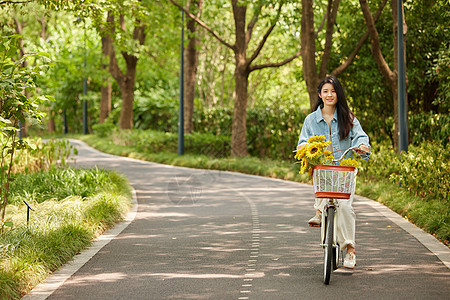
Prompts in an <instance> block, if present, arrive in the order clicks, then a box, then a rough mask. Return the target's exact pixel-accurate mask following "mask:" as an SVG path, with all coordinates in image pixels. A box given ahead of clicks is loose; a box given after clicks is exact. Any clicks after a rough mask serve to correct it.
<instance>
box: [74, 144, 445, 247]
mask: <svg viewBox="0 0 450 300" xmlns="http://www.w3.org/2000/svg"><path fill="white" fill-rule="evenodd" d="M78 138H80V139H81V140H83V141H85V142H86V143H88V144H89V145H91V146H92V147H94V148H96V149H98V150H100V151H103V152H106V153H110V154H115V155H120V156H127V157H132V158H136V159H141V160H147V161H153V162H158V163H163V164H169V165H176V166H184V167H192V168H200V169H215V170H228V171H236V172H241V173H246V174H253V175H260V176H266V177H272V178H279V179H284V180H291V181H297V182H304V183H311V180H310V178H309V177H308V176H307V175H300V174H298V171H299V167H298V165H297V164H295V163H294V162H293V161H291V162H288V161H273V160H269V159H258V158H255V157H243V158H211V157H208V156H205V155H194V154H190V153H187V154H185V155H183V156H178V155H177V154H176V153H168V152H158V153H151V152H147V151H145V150H144V149H141V148H139V147H138V146H134V145H132V143H130V142H128V143H127V145H120V144H116V143H117V141H116V143H114V142H113V139H111V138H108V137H102V138H100V137H98V136H95V135H83V136H78ZM119 143H120V142H119ZM380 151H381V152H382V153H381V155H382V156H383V155H384V157H385V159H387V160H389V155H391V154H388V153H386V154H383V150H380ZM376 164H378V165H376V166H369V168H370V167H376V168H378V167H379V165H383V166H384V165H386V166H389V162H388V161H387V162H384V163H382V164H380V163H379V161H377V162H376ZM366 168H367V165H366ZM387 177H389V176H387ZM357 194H358V195H362V196H365V197H367V198H370V199H373V200H376V201H378V202H380V203H382V204H384V205H386V206H387V207H389V208H391V209H392V210H393V211H395V212H397V213H398V214H400V215H401V216H402V217H404V218H406V219H408V220H409V221H411V222H412V223H414V224H415V225H416V226H418V227H420V228H422V229H424V230H425V231H427V232H429V233H431V234H433V235H434V236H435V237H436V238H437V239H439V240H440V241H441V242H443V243H444V244H446V245H447V246H449V245H450V243H449V240H450V225H449V224H450V205H449V200H448V199H427V198H423V197H419V196H417V195H415V194H414V193H411V192H409V191H408V190H407V189H405V188H401V187H400V186H399V185H397V184H395V183H391V182H389V180H388V178H386V176H385V174H380V175H379V176H377V177H376V178H370V179H368V178H364V177H362V178H359V179H358V184H357Z"/></svg>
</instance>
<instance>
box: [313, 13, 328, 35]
mask: <svg viewBox="0 0 450 300" xmlns="http://www.w3.org/2000/svg"><path fill="white" fill-rule="evenodd" d="M327 17H328V10H327V11H326V12H325V14H324V15H323V19H322V23H321V24H320V26H319V28H318V29H317V31H316V36H315V37H316V39H317V38H318V37H319V32H321V31H322V29H323V26H324V25H325V20H326V19H327Z"/></svg>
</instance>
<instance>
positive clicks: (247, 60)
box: [169, 0, 300, 156]
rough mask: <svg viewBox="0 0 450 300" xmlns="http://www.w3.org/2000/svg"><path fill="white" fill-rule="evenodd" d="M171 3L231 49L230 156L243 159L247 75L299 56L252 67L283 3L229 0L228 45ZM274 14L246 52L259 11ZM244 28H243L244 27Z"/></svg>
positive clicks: (197, 20)
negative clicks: (231, 22)
mask: <svg viewBox="0 0 450 300" xmlns="http://www.w3.org/2000/svg"><path fill="white" fill-rule="evenodd" d="M169 1H170V2H171V3H173V4H174V5H176V6H177V7H179V8H180V9H182V10H184V11H185V12H186V14H187V15H188V16H189V17H190V18H192V19H193V20H195V21H196V22H197V23H198V24H199V25H200V26H201V27H203V28H204V29H205V30H207V31H208V32H209V33H210V34H211V35H213V36H214V37H215V38H216V39H217V40H218V41H219V42H220V43H222V44H223V45H225V46H226V47H227V48H229V49H231V50H232V51H233V53H234V58H235V71H234V80H235V88H234V92H235V99H234V111H233V124H232V129H231V155H232V156H246V155H247V153H248V152H247V127H246V119H247V100H248V78H249V75H250V73H251V72H253V71H256V70H261V69H264V68H269V67H272V68H273V67H280V66H283V65H285V64H287V63H289V62H291V61H292V60H294V59H295V58H297V57H298V56H300V51H298V52H297V53H295V54H294V55H293V56H291V57H289V58H287V59H285V60H283V61H280V62H277V63H264V64H255V63H254V61H255V59H256V58H257V57H258V56H259V55H260V53H261V51H262V49H263V47H264V45H265V43H266V41H267V39H268V38H269V36H270V34H271V33H272V31H273V29H274V28H275V26H276V24H277V21H278V20H279V18H280V15H281V10H282V7H283V5H284V1H281V2H279V3H269V5H266V3H265V2H264V1H258V2H257V3H255V4H254V6H252V5H250V4H249V3H247V2H239V1H238V0H231V7H232V11H233V19H234V36H235V42H234V44H231V43H229V42H227V41H226V39H225V38H223V37H220V36H219V35H218V34H217V33H216V32H214V30H212V29H211V28H210V27H209V26H208V25H207V24H206V23H205V22H203V21H202V20H200V19H199V18H198V17H197V16H195V15H194V14H192V13H190V12H189V11H188V10H187V9H186V8H184V7H183V6H181V5H180V4H178V3H177V2H176V1H175V0H169ZM276 6H278V8H277V9H276V12H275V15H274V16H270V18H271V20H270V24H269V26H268V28H266V30H265V33H264V35H263V36H262V38H261V40H260V41H259V43H257V45H256V47H255V49H253V51H252V52H251V51H250V47H249V44H250V42H251V40H252V35H253V31H254V29H255V26H256V25H257V22H258V21H259V19H260V17H261V16H262V11H263V9H264V8H268V9H270V8H272V9H273V8H275V7H276ZM249 8H253V13H254V14H253V17H252V19H251V20H250V21H249V22H248V23H247V10H249ZM246 25H247V26H246Z"/></svg>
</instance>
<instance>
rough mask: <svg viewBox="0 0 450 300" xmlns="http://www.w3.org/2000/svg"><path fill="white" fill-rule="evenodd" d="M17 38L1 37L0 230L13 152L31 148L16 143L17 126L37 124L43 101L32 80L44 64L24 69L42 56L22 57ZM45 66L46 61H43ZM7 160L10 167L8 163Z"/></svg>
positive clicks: (26, 144)
mask: <svg viewBox="0 0 450 300" xmlns="http://www.w3.org/2000/svg"><path fill="white" fill-rule="evenodd" d="M20 38H21V36H20V35H12V36H0V137H1V138H0V140H1V147H0V175H1V176H0V214H1V219H0V228H1V230H2V229H3V226H4V221H5V220H4V219H5V208H6V205H7V204H8V196H9V184H10V180H11V169H12V167H13V163H14V160H13V158H14V154H15V151H16V150H21V149H32V148H34V147H33V145H31V144H29V143H28V142H27V141H25V140H21V139H19V140H18V139H17V138H16V133H17V132H18V131H19V129H18V128H17V127H18V125H19V124H21V123H25V121H26V120H28V121H31V122H40V121H41V119H42V118H43V116H44V114H43V113H42V112H41V111H40V109H39V107H38V105H39V104H40V103H42V102H44V101H45V100H47V98H46V97H43V96H36V95H35V92H36V84H35V78H36V77H37V76H39V75H40V74H41V73H42V72H44V71H45V70H47V68H48V65H47V64H37V65H35V66H33V67H31V68H27V67H25V64H24V63H25V62H26V60H27V59H29V58H36V57H44V58H45V54H44V53H39V54H36V55H28V54H25V55H21V57H19V59H17V54H18V51H19V39H20ZM46 62H47V63H48V60H46ZM7 160H9V163H8V162H7Z"/></svg>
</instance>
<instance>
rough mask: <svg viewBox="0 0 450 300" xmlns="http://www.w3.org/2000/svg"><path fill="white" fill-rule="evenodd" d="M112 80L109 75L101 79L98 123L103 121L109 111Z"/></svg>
mask: <svg viewBox="0 0 450 300" xmlns="http://www.w3.org/2000/svg"><path fill="white" fill-rule="evenodd" d="M111 95H112V82H111V79H110V78H109V77H106V78H104V79H103V85H102V98H101V99H100V116H99V119H98V122H99V123H104V122H105V120H106V118H108V116H109V113H110V112H111Z"/></svg>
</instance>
